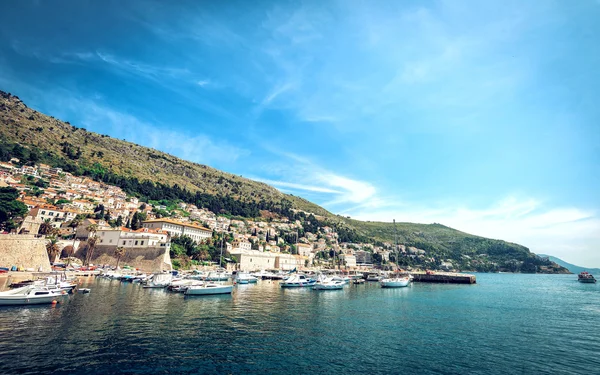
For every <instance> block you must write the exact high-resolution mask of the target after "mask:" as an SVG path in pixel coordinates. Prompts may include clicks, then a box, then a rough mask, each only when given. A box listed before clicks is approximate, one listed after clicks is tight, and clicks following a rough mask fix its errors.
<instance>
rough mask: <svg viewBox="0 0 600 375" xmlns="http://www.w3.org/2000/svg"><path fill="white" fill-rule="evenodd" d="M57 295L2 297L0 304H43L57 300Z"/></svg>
mask: <svg viewBox="0 0 600 375" xmlns="http://www.w3.org/2000/svg"><path fill="white" fill-rule="evenodd" d="M58 297H59V296H57V295H50V296H29V297H16V298H8V297H2V298H0V306H16V305H43V304H49V303H52V302H54V301H56V302H58V301H59V300H58Z"/></svg>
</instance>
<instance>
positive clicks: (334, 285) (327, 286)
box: [313, 279, 346, 290]
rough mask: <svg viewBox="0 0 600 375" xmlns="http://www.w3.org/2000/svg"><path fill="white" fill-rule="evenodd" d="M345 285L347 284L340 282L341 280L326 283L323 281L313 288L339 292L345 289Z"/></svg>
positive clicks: (330, 280)
mask: <svg viewBox="0 0 600 375" xmlns="http://www.w3.org/2000/svg"><path fill="white" fill-rule="evenodd" d="M344 285H346V283H345V282H343V281H340V280H332V279H329V280H325V281H321V282H320V283H317V284H315V285H314V286H313V289H314V290H338V289H344Z"/></svg>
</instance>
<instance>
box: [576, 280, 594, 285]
mask: <svg viewBox="0 0 600 375" xmlns="http://www.w3.org/2000/svg"><path fill="white" fill-rule="evenodd" d="M579 282H580V283H584V284H593V283H595V282H596V279H579Z"/></svg>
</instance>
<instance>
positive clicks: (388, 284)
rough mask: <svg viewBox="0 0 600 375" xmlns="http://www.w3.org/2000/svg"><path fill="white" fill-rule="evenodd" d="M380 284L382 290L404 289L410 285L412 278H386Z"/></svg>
mask: <svg viewBox="0 0 600 375" xmlns="http://www.w3.org/2000/svg"><path fill="white" fill-rule="evenodd" d="M379 283H380V284H381V287H382V288H403V287H406V286H408V285H409V284H410V278H409V277H408V276H405V277H392V278H385V279H382V280H381V281H380V282H379Z"/></svg>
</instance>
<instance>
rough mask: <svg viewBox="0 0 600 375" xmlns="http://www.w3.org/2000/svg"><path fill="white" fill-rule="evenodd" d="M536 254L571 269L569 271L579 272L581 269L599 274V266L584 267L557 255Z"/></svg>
mask: <svg viewBox="0 0 600 375" xmlns="http://www.w3.org/2000/svg"><path fill="white" fill-rule="evenodd" d="M538 255H539V256H541V257H546V258H548V259H550V261H552V262H554V263H556V264H558V265H560V266H562V267H565V268H566V269H568V270H569V271H571V273H580V272H583V271H587V272H589V273H591V274H593V275H600V268H585V267H581V266H576V265H574V264H571V263H568V262H565V261H564V260H562V259H559V258H557V257H553V256H551V255H545V254H538Z"/></svg>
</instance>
